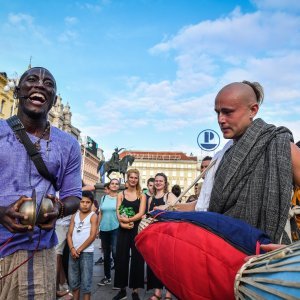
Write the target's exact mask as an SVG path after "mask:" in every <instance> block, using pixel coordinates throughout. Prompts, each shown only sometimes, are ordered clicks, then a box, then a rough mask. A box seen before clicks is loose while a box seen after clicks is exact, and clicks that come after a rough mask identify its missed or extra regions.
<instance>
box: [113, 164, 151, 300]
mask: <svg viewBox="0 0 300 300" xmlns="http://www.w3.org/2000/svg"><path fill="white" fill-rule="evenodd" d="M139 176H140V173H139V171H138V170H136V169H131V170H129V171H128V172H127V184H128V188H127V189H126V190H125V191H123V192H121V193H119V194H118V200H117V216H118V219H119V223H120V228H119V233H118V240H117V254H116V263H115V284H114V285H115V287H118V288H120V291H119V293H118V294H117V295H116V296H115V297H114V298H113V300H121V299H126V298H127V295H126V287H127V285H128V271H129V256H130V250H131V260H130V277H129V287H130V288H132V289H133V292H132V299H133V300H139V299H140V298H139V295H138V288H144V260H143V257H142V256H141V254H140V253H139V252H138V251H137V249H136V248H135V244H134V238H135V237H136V235H137V232H138V225H139V222H140V220H141V218H142V216H143V214H144V213H145V208H146V197H145V195H144V194H142V191H141V186H140V182H139ZM121 205H123V207H127V208H129V207H131V208H132V209H133V210H134V213H135V214H134V216H132V217H127V216H124V215H120V213H119V208H120V206H121Z"/></svg>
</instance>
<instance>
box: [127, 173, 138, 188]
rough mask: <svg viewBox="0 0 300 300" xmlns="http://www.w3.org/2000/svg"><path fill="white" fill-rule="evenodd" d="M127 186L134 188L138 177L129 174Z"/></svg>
mask: <svg viewBox="0 0 300 300" xmlns="http://www.w3.org/2000/svg"><path fill="white" fill-rule="evenodd" d="M127 182H128V185H129V186H130V187H135V186H137V184H138V182H139V176H138V174H136V173H130V174H129V176H128V179H127Z"/></svg>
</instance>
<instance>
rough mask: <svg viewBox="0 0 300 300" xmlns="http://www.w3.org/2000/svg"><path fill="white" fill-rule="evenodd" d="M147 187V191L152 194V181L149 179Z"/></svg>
mask: <svg viewBox="0 0 300 300" xmlns="http://www.w3.org/2000/svg"><path fill="white" fill-rule="evenodd" d="M147 188H148V191H149V193H150V194H153V192H154V182H153V181H150V182H149V183H148V185H147Z"/></svg>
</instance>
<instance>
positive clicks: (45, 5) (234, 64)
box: [0, 0, 300, 158]
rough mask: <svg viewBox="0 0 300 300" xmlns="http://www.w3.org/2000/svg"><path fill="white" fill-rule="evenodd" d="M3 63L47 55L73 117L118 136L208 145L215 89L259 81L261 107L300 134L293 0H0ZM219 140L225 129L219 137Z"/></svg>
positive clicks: (135, 141) (118, 142)
mask: <svg viewBox="0 0 300 300" xmlns="http://www.w3.org/2000/svg"><path fill="white" fill-rule="evenodd" d="M0 7H1V8H0V18H1V24H0V34H1V41H0V46H1V47H0V54H1V55H0V59H1V71H5V72H7V73H8V75H13V74H14V72H17V73H18V74H21V73H22V72H23V71H24V70H25V69H26V67H27V66H28V62H29V58H30V56H32V57H33V58H32V65H33V66H44V67H47V68H48V69H49V70H50V71H51V72H52V73H53V74H54V76H55V78H56V79H57V84H58V92H59V93H60V95H61V96H62V98H63V102H64V103H65V104H66V102H69V103H70V105H71V109H72V113H73V117H72V123H73V125H74V126H76V127H78V128H79V129H80V130H81V131H82V133H83V134H88V135H89V136H91V137H92V138H93V139H94V140H95V141H96V142H97V143H98V144H99V146H100V147H101V148H103V149H104V151H105V152H104V154H105V156H106V158H109V156H110V155H111V151H112V150H113V149H114V148H115V146H119V147H124V148H127V149H138V150H172V151H177V150H178V151H184V152H187V153H188V154H189V153H190V152H192V153H194V154H197V155H204V153H203V152H201V150H200V148H199V147H198V145H197V136H198V134H199V132H201V131H202V130H203V129H206V128H210V129H213V130H216V131H217V132H218V133H220V130H219V128H218V125H217V121H216V116H215V113H214V98H215V95H216V93H217V91H218V90H219V89H220V88H221V87H222V86H224V85H225V84H228V83H230V82H233V81H241V80H244V79H246V80H250V81H258V82H260V83H261V84H262V85H263V87H264V89H265V101H264V103H263V105H262V107H261V109H260V112H259V116H260V117H262V118H263V119H265V120H266V121H267V122H270V123H273V124H276V125H284V126H287V127H288V128H290V129H291V130H292V132H293V134H294V138H295V140H296V141H298V140H300V133H299V128H300V120H299V117H298V116H299V113H300V105H299V104H300V101H299V98H300V84H299V82H300V59H299V57H300V1H298V0H286V1H281V0H265V1H261V0H252V1H221V0H219V1H217V0H198V1H192V0H189V1H187V0H98V1H96V0H94V1H71V0H69V1H67V0H65V1H59V0H52V1H36V0H27V1H22V0H14V1H4V0H0ZM221 144H224V141H222V142H221Z"/></svg>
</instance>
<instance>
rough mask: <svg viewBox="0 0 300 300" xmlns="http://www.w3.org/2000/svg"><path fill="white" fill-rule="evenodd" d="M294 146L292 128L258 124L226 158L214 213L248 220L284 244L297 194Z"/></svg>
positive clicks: (213, 197)
mask: <svg viewBox="0 0 300 300" xmlns="http://www.w3.org/2000/svg"><path fill="white" fill-rule="evenodd" d="M291 141H293V136H292V133H291V132H290V131H289V130H288V129H287V128H285V127H275V126H274V125H271V124H267V123H265V122H264V121H263V120H261V119H256V120H255V121H253V122H252V123H251V125H250V126H249V127H248V129H247V130H246V132H245V133H244V134H243V136H242V137H241V138H240V139H239V140H238V141H237V142H236V143H234V145H233V146H232V147H231V148H230V149H229V150H228V151H227V152H226V153H225V155H224V156H223V159H222V161H221V163H220V166H219V168H218V170H217V172H216V175H215V181H214V186H213V190H212V194H211V199H210V205H209V211H213V212H217V213H222V214H225V215H228V216H232V217H234V218H238V219H242V220H244V221H246V222H247V223H249V224H250V225H252V226H254V227H256V228H259V229H261V230H262V231H264V232H266V233H267V234H268V235H269V236H270V238H271V239H272V240H273V241H274V242H279V241H280V238H281V236H282V234H283V231H284V227H285V225H286V222H287V219H288V211H289V207H290V201H291V192H292V189H293V174H292V162H291V146H290V142H291ZM283 241H284V242H289V239H288V237H287V235H284V239H283Z"/></svg>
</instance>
